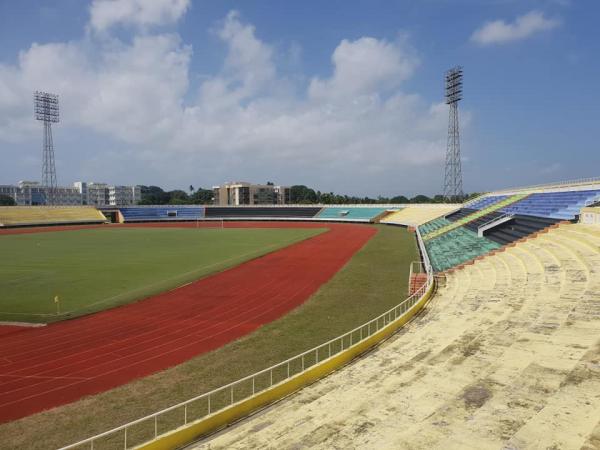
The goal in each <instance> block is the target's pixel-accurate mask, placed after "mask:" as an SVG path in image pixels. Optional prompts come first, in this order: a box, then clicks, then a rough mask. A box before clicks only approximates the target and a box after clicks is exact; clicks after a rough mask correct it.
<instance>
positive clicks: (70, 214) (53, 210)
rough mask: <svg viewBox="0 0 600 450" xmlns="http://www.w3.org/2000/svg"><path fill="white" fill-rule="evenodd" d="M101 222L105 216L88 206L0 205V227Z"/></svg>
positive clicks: (104, 219)
mask: <svg viewBox="0 0 600 450" xmlns="http://www.w3.org/2000/svg"><path fill="white" fill-rule="evenodd" d="M103 222H106V217H105V216H104V215H103V214H102V213H101V212H100V211H98V210H97V209H96V208H92V207H90V206H0V227H16V226H31V225H60V224H91V223H103Z"/></svg>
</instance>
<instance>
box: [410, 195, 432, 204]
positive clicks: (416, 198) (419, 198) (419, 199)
mask: <svg viewBox="0 0 600 450" xmlns="http://www.w3.org/2000/svg"><path fill="white" fill-rule="evenodd" d="M410 202H411V203H432V202H433V200H431V199H430V198H429V197H427V196H426V195H423V194H419V195H416V196H414V197H413V198H411V199H410Z"/></svg>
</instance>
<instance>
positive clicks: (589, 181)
mask: <svg viewBox="0 0 600 450" xmlns="http://www.w3.org/2000/svg"><path fill="white" fill-rule="evenodd" d="M587 184H600V177H594V178H579V179H577V180H567V181H558V182H556V183H545V184H534V185H532V186H521V187H515V188H508V189H501V190H498V191H494V192H492V193H491V194H500V193H503V192H518V191H529V190H535V189H549V188H563V187H572V186H581V185H587Z"/></svg>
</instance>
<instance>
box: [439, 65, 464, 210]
mask: <svg viewBox="0 0 600 450" xmlns="http://www.w3.org/2000/svg"><path fill="white" fill-rule="evenodd" d="M445 81H446V104H447V105H449V106H450V117H449V120H448V144H447V146H446V167H445V174H444V197H446V198H447V199H449V200H453V201H462V199H463V196H464V193H463V187H462V168H461V162H460V130H459V125H458V102H459V101H460V100H462V88H463V70H462V67H460V66H457V67H454V68H452V69H450V70H448V71H447V72H446V77H445Z"/></svg>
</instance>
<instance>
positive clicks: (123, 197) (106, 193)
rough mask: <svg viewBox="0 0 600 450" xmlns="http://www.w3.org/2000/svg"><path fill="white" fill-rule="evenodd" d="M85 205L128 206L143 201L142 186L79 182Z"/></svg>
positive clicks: (77, 186) (78, 187)
mask: <svg viewBox="0 0 600 450" xmlns="http://www.w3.org/2000/svg"><path fill="white" fill-rule="evenodd" d="M74 186H75V187H76V188H77V189H78V190H79V192H80V194H81V197H82V199H83V202H84V204H86V205H93V206H127V205H135V204H137V203H139V202H140V201H141V200H142V190H141V188H140V186H112V185H108V184H106V183H95V182H90V183H86V182H84V181H77V182H75V183H74Z"/></svg>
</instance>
